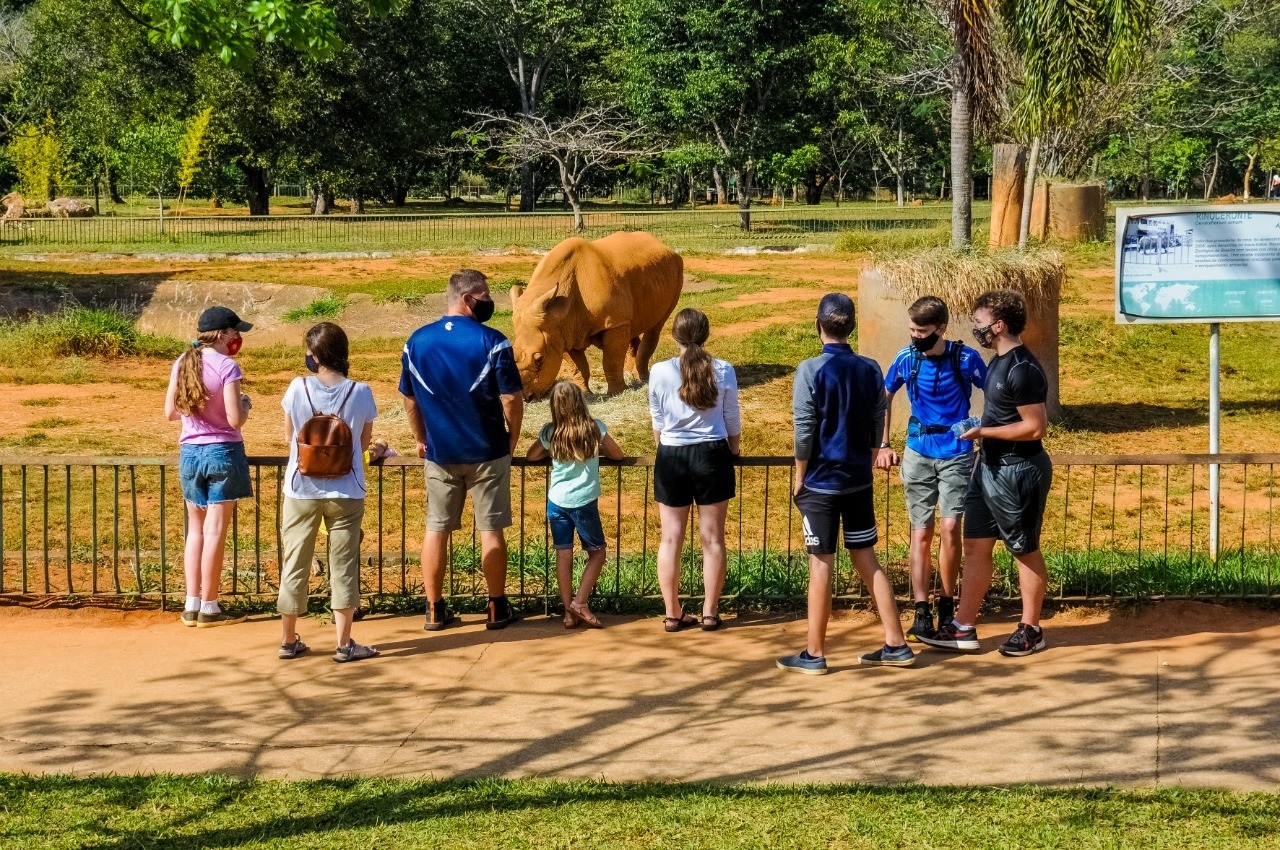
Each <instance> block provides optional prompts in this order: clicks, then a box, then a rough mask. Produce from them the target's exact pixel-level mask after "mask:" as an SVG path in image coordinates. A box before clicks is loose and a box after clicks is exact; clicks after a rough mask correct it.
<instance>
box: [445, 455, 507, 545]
mask: <svg viewBox="0 0 1280 850" xmlns="http://www.w3.org/2000/svg"><path fill="white" fill-rule="evenodd" d="M426 471H427V531H457V530H458V529H459V528H462V505H463V503H464V502H465V501H466V498H467V494H468V493H470V494H471V507H472V509H473V510H474V511H475V515H476V529H477V530H478V531H502V530H503V529H506V528H510V527H511V457H510V456H507V457H500V458H498V459H497V460H490V461H485V462H484V463H446V464H443V465H442V464H438V463H433V462H432V461H427V465H426Z"/></svg>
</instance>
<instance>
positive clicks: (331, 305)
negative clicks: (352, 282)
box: [282, 295, 347, 322]
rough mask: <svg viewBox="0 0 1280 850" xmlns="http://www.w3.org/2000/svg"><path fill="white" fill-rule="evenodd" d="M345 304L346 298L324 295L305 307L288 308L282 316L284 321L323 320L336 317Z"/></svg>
mask: <svg viewBox="0 0 1280 850" xmlns="http://www.w3.org/2000/svg"><path fill="white" fill-rule="evenodd" d="M346 306H347V299H346V298H343V297H342V296H340V295H326V296H325V297H323V298H317V299H316V300H315V301H312V302H311V303H310V304H308V305H307V306H305V307H298V308H296V309H294V310H288V311H286V312H285V314H284V316H283V317H282V318H283V319H284V320H285V321H286V322H306V321H317V322H318V321H323V320H324V319H333V318H337V315H338V314H339V313H341V312H342V308H343V307H346Z"/></svg>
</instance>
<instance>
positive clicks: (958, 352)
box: [877, 295, 987, 641]
mask: <svg viewBox="0 0 1280 850" xmlns="http://www.w3.org/2000/svg"><path fill="white" fill-rule="evenodd" d="M949 320H950V315H949V313H948V312H947V305H946V303H944V302H943V300H942V299H941V298H938V297H937V296H934V295H926V296H924V297H923V298H920V299H917V300H916V301H915V303H913V304H912V305H911V306H910V307H908V308H907V329H908V331H909V332H910V334H911V343H910V344H909V345H908V346H907V347H906V348H903V349H902V350H901V351H899V352H898V356H897V357H896V358H894V361H893V364H892V365H891V366H890V367H889V371H888V374H886V375H885V390H886V393H887V398H888V410H887V411H886V414H885V418H884V434H883V439H882V440H881V445H882V446H883V447H884V448H886V449H887V448H890V444H889V426H890V418H891V414H892V410H893V396H894V394H895V393H896V392H897V391H898V390H900V389H902V388H903V387H906V390H907V398H908V399H909V400H910V402H911V418H910V419H909V420H908V421H907V445H906V448H904V449H903V452H902V485H903V490H904V491H905V493H906V498H907V516H908V517H909V519H910V521H911V549H910V563H911V592H912V594H913V595H914V596H915V603H916V617H915V622H914V623H912V625H911V628H910V629H908V630H907V640H913V641H918V640H920V639H921V638H927V637H933V635H934V632H935V628H934V622H933V610H932V609H931V608H930V607H929V585H930V584H931V583H932V582H931V579H932V575H933V563H932V562H933V528H934V508H935V507H936V508H937V511H938V517H939V518H938V524H939V525H940V526H941V528H940V531H939V534H938V538H939V540H938V575H939V578H940V580H941V585H942V593H941V595H939V596H938V625H939V626H941V625H942V624H944V623H949V622H951V617H952V616H953V615H954V613H955V592H956V580H957V577H958V575H959V572H960V552H961V550H962V543H961V539H960V518H961V517H962V516H963V515H964V500H965V492H966V490H967V489H968V486H969V476H970V475H971V474H972V472H973V443H971V442H969V441H968V440H961V439H959V438H958V437H957V436H956V435H955V434H954V433H953V432H952V430H951V426H952V425H954V424H955V423H957V422H961V421H963V420H965V419H968V418H969V397H970V396H971V395H972V393H973V388H974V387H978V388H979V389H981V388H982V386H983V384H984V382H985V381H986V377H987V365H986V363H985V362H983V360H982V355H980V354H979V353H978V352H977V351H975V350H974V349H972V348H970V347H969V346H967V345H965V344H964V343H962V342H960V341H959V340H952V341H948V340H947V339H946V338H945V337H946V333H947V322H948V321H949ZM966 430H967V429H966ZM877 460H878V464H877V465H878V466H881V467H882V468H885V469H888V468H889V465H890V464H893V463H896V462H897V456H896V455H895V454H894V453H893V452H892V451H886V452H882V453H881V455H880V457H879V458H877Z"/></svg>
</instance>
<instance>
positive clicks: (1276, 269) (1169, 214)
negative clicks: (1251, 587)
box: [1116, 204, 1280, 561]
mask: <svg viewBox="0 0 1280 850" xmlns="http://www.w3.org/2000/svg"><path fill="white" fill-rule="evenodd" d="M1266 321H1270V322H1274V321H1280V207H1277V206H1274V205H1261V204H1251V205H1245V206H1232V207H1213V206H1207V207H1206V206H1202V207H1157V208H1146V209H1119V210H1117V211H1116V323H1117V324H1125V325H1127V324H1138V323H1188V322H1193V323H1202V324H1208V325H1209V452H1210V454H1213V455H1217V454H1218V453H1219V452H1221V450H1222V445H1221V427H1220V426H1221V416H1222V394H1221V359H1222V330H1221V329H1222V324H1221V323H1222V322H1266ZM1221 484H1222V482H1221V467H1220V465H1219V464H1217V463H1210V464H1209V554H1210V556H1211V557H1212V558H1213V559H1214V560H1215V561H1216V560H1217V558H1218V552H1219V548H1220V544H1221V536H1220V534H1219V531H1220V526H1219V520H1220V516H1219V514H1220V501H1219V495H1220V492H1221Z"/></svg>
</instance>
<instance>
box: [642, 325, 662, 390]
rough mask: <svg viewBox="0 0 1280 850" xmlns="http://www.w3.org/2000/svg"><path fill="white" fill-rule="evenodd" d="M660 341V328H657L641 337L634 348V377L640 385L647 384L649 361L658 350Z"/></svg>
mask: <svg viewBox="0 0 1280 850" xmlns="http://www.w3.org/2000/svg"><path fill="white" fill-rule="evenodd" d="M660 339H662V328H661V327H657V328H654V329H653V330H651V331H649V332H648V333H646V334H645V335H644V336H642V337H641V338H640V344H639V345H638V346H636V350H635V357H636V377H637V378H639V379H640V383H642V384H647V383H648V382H649V360H650V359H651V358H652V357H653V352H655V351H657V350H658V341H659V340H660Z"/></svg>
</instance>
